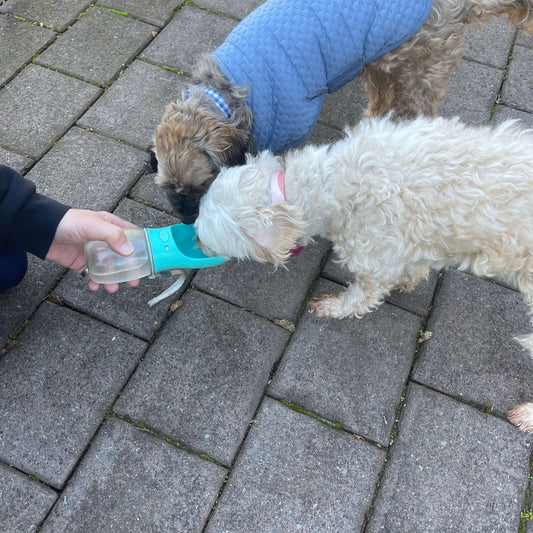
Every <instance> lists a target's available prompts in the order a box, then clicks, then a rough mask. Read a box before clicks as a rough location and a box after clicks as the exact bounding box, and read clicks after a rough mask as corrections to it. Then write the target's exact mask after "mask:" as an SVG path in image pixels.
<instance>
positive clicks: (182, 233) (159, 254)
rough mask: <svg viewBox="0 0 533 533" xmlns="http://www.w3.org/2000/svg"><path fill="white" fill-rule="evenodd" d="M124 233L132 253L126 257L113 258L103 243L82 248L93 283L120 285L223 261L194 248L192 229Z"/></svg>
mask: <svg viewBox="0 0 533 533" xmlns="http://www.w3.org/2000/svg"><path fill="white" fill-rule="evenodd" d="M124 232H125V233H126V235H127V236H128V239H129V240H130V242H131V244H132V245H133V253H132V254H131V255H128V256H123V255H120V254H117V253H116V252H114V251H113V250H111V248H109V246H108V245H107V243H106V242H103V241H91V242H88V243H86V244H85V256H86V258H87V268H88V270H89V275H90V277H91V279H92V280H93V281H95V282H96V283H103V284H106V283H121V282H123V281H131V280H134V279H139V278H142V277H144V276H151V275H154V274H156V273H157V272H162V271H164V270H174V269H183V268H206V267H212V266H216V265H220V264H222V263H224V262H225V261H226V260H227V259H225V258H223V257H219V256H215V257H209V256H207V255H205V254H204V253H203V252H202V250H200V249H199V248H197V247H196V242H197V239H196V233H195V231H194V226H192V225H187V224H174V225H173V226H168V227H165V228H144V229H143V228H135V229H126V230H124Z"/></svg>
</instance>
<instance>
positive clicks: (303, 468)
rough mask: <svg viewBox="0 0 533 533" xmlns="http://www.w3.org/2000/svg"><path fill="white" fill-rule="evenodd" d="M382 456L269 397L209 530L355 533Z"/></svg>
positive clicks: (360, 523)
mask: <svg viewBox="0 0 533 533" xmlns="http://www.w3.org/2000/svg"><path fill="white" fill-rule="evenodd" d="M384 459H385V457H384V453H383V451H382V450H380V449H378V448H377V447H375V446H372V445H370V444H368V443H366V442H363V441H361V440H358V439H357V438H355V437H354V436H353V435H348V434H347V433H344V432H342V431H340V430H338V429H335V428H332V427H330V426H327V425H326V424H323V423H322V422H319V421H318V420H315V419H313V418H310V417H308V416H307V415H304V414H302V413H297V412H295V411H292V410H291V409H288V408H287V407H285V406H283V405H281V404H279V403H277V402H275V401H273V400H271V399H268V398H267V399H266V400H265V402H264V403H263V405H262V407H261V410H260V412H259V414H258V416H257V419H256V422H255V423H254V425H253V426H252V429H251V430H250V433H249V435H248V438H247V440H246V443H245V445H244V447H243V449H242V451H241V454H240V456H239V458H238V460H237V463H236V465H235V469H234V471H233V472H232V475H231V478H230V480H229V482H228V485H227V487H226V488H225V490H224V493H223V495H222V497H221V499H220V503H219V505H218V507H217V509H216V511H215V514H214V515H213V518H212V520H211V521H210V523H209V527H208V529H207V531H209V532H214V531H232V532H238V531H242V532H250V531H298V530H301V531H336V532H341V531H359V530H360V529H361V527H362V525H363V523H364V515H365V512H366V511H367V510H368V508H369V505H370V502H371V498H372V493H373V490H374V487H375V484H376V482H377V476H378V473H379V471H380V469H381V466H382V464H383V461H384Z"/></svg>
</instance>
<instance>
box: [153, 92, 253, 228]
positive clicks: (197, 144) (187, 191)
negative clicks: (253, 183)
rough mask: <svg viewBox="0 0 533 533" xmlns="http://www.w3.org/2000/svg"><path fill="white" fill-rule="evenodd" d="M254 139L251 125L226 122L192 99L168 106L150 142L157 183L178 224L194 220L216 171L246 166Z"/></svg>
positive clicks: (189, 222)
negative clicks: (235, 166) (243, 164)
mask: <svg viewBox="0 0 533 533" xmlns="http://www.w3.org/2000/svg"><path fill="white" fill-rule="evenodd" d="M250 122H251V121H250ZM252 139H253V137H252V135H251V133H250V130H249V124H248V127H246V128H242V127H239V125H238V124H236V123H235V122H232V121H224V120H223V119H222V118H219V117H218V116H216V115H215V114H213V113H212V112H211V111H210V110H206V109H205V107H203V106H202V105H200V104H199V103H198V102H196V101H194V100H193V99H189V100H183V101H181V102H177V103H172V104H169V105H168V106H167V108H166V110H165V113H164V115H163V118H162V121H161V124H159V126H158V127H157V129H156V131H155V137H154V148H153V151H154V153H155V156H156V159H157V176H156V178H155V181H156V183H157V184H158V185H159V186H160V187H162V188H163V189H164V190H165V192H166V193H167V196H168V198H169V200H170V203H171V204H172V207H173V209H174V211H175V213H176V214H177V215H178V216H179V217H180V218H181V220H182V222H184V223H185V224H191V223H193V222H194V221H195V220H196V217H197V216H198V207H199V203H200V199H201V197H202V196H203V195H204V193H205V192H206V191H207V189H208V188H209V186H210V185H211V183H212V182H213V180H214V179H215V177H216V176H217V174H218V173H219V171H220V169H221V168H222V167H223V166H233V165H239V164H242V163H244V161H245V157H244V156H245V152H246V150H247V149H248V147H249V145H250V143H251V142H252Z"/></svg>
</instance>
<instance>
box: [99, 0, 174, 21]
mask: <svg viewBox="0 0 533 533" xmlns="http://www.w3.org/2000/svg"><path fill="white" fill-rule="evenodd" d="M97 5H98V6H102V7H107V8H109V9H114V10H116V11H119V12H121V13H127V14H128V15H130V16H132V17H135V18H138V19H140V20H142V21H144V22H147V23H148V24H154V25H156V26H164V25H165V24H166V23H167V22H168V21H169V20H170V18H171V17H172V13H173V11H174V9H176V7H177V6H178V5H179V0H155V1H154V0H99V1H98V2H97Z"/></svg>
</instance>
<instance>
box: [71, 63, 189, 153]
mask: <svg viewBox="0 0 533 533" xmlns="http://www.w3.org/2000/svg"><path fill="white" fill-rule="evenodd" d="M185 88H186V81H185V80H184V79H183V78H182V77H181V76H178V75H177V74H175V73H174V72H170V71H168V70H164V69H162V68H158V67H155V66H153V65H149V64H147V63H144V62H142V61H135V62H134V63H133V64H132V65H131V66H130V67H129V68H128V69H127V70H126V72H125V73H124V74H123V75H122V76H121V77H120V78H119V79H118V80H117V81H116V82H115V83H114V84H113V85H112V87H111V88H110V89H109V90H107V91H106V93H105V94H104V95H103V96H102V98H100V99H99V100H98V102H96V104H95V105H94V106H92V107H91V108H90V109H89V110H88V111H87V113H85V115H84V116H83V117H82V118H81V119H80V120H79V121H78V124H79V125H80V126H83V127H85V128H88V129H92V130H94V131H97V132H99V133H103V134H104V135H108V136H110V137H114V138H115V139H119V140H121V141H125V142H127V143H130V144H132V145H135V146H138V147H140V148H142V149H145V148H147V147H148V145H149V144H150V142H151V141H152V137H153V134H154V130H155V127H156V126H157V125H158V124H159V121H160V120H161V116H162V115H163V111H164V110H165V106H166V105H167V104H168V103H169V102H171V101H173V100H175V99H176V98H177V97H178V96H180V95H181V94H182V92H183V91H184V89H185Z"/></svg>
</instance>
